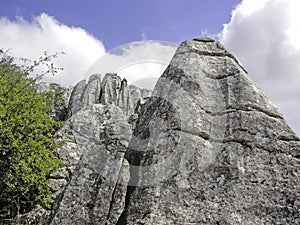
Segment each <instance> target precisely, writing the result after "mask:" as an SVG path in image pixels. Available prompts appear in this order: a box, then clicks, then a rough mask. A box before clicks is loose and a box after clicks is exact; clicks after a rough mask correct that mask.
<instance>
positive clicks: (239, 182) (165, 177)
mask: <svg viewBox="0 0 300 225" xmlns="http://www.w3.org/2000/svg"><path fill="white" fill-rule="evenodd" d="M299 153H300V142H299V138H298V137H296V135H295V133H294V132H293V131H292V130H291V129H290V128H289V127H288V125H287V124H286V122H285V120H284V119H283V117H282V115H281V113H280V112H279V110H278V109H277V108H276V107H275V106H274V104H273V103H272V102H270V101H269V100H268V99H267V97H266V96H265V94H264V93H263V92H262V91H261V90H259V89H258V88H256V87H255V85H254V84H253V82H252V81H251V80H250V78H249V77H248V75H247V74H246V72H245V70H244V69H243V68H242V67H241V66H240V65H239V64H238V61H237V60H236V59H235V58H234V57H233V56H232V55H231V54H230V53H229V52H228V51H227V50H226V49H225V48H224V47H223V46H222V45H221V44H220V43H218V42H215V41H213V40H210V39H195V40H192V41H186V42H184V43H182V44H181V46H180V47H179V48H178V50H177V52H176V54H175V56H174V58H173V60H172V62H171V64H170V66H169V67H168V68H167V70H166V71H165V72H164V74H163V75H162V77H161V78H160V79H159V81H158V83H157V85H156V87H155V89H154V91H153V96H152V97H151V98H150V100H149V101H148V102H146V103H145V104H144V105H143V107H142V109H141V111H140V114H139V118H138V121H137V124H136V127H135V130H134V133H133V137H132V138H131V141H130V144H129V150H128V151H127V152H126V158H127V159H128V161H129V163H130V171H131V180H130V182H129V185H131V186H136V187H129V188H128V192H127V197H126V198H127V202H126V207H125V210H124V212H123V215H122V216H121V217H120V219H119V222H118V224H298V223H300V219H299V210H300V192H299V190H300V162H299V155H300V154H299Z"/></svg>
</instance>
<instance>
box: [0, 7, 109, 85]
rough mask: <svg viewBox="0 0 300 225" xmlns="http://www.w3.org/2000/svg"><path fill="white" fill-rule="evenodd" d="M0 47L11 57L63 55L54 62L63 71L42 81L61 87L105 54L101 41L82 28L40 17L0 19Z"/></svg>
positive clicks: (78, 76)
mask: <svg viewBox="0 0 300 225" xmlns="http://www.w3.org/2000/svg"><path fill="white" fill-rule="evenodd" d="M0 47H1V48H3V49H10V52H11V53H13V55H14V56H15V57H24V58H28V59H30V60H35V59H38V58H39V57H40V56H41V55H42V54H43V53H44V51H47V52H48V53H49V54H53V53H56V52H62V51H63V52H65V53H66V54H64V55H60V56H59V57H58V58H57V59H56V60H55V61H54V63H55V65H56V66H58V67H62V68H64V70H63V71H61V72H60V73H59V74H57V75H56V76H54V77H53V76H52V75H48V76H46V77H45V80H46V81H50V82H57V83H60V84H63V85H73V84H75V83H76V82H77V81H78V80H79V79H80V78H81V76H82V75H83V74H84V73H85V72H86V70H87V69H88V68H89V66H90V65H91V64H92V63H93V62H94V61H95V60H96V59H98V58H99V57H100V56H102V55H103V54H104V53H105V48H104V46H103V44H102V42H101V41H99V40H98V39H96V38H94V37H93V36H92V35H90V34H89V33H88V32H86V31H85V30H84V29H82V28H78V27H70V26H67V25H64V24H61V23H60V22H58V21H57V20H56V19H55V18H53V17H51V16H49V15H47V14H45V13H42V14H41V15H39V16H37V17H34V19H33V20H32V21H31V22H28V21H25V20H24V19H22V18H17V19H16V20H15V21H11V20H8V19H6V18H4V17H2V18H0Z"/></svg>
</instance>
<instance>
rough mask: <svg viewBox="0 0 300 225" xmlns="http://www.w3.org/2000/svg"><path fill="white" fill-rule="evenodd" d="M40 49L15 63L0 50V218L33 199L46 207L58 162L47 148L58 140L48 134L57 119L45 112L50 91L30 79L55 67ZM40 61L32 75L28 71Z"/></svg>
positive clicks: (10, 215)
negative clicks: (42, 90) (23, 62)
mask: <svg viewBox="0 0 300 225" xmlns="http://www.w3.org/2000/svg"><path fill="white" fill-rule="evenodd" d="M55 57H56V55H53V56H48V55H47V54H45V55H44V56H42V57H41V58H40V59H39V60H38V61H34V62H33V64H32V65H29V66H28V65H27V66H24V65H23V66H18V65H17V64H16V63H15V60H14V59H13V58H12V57H11V56H9V55H7V53H6V52H4V51H3V50H0V190H1V192H0V223H1V221H4V220H8V219H11V218H13V217H15V216H16V215H17V214H18V213H24V212H26V211H27V210H29V209H31V208H32V207H33V206H34V205H35V204H36V203H41V204H42V205H43V206H44V207H48V208H49V207H50V206H51V204H50V203H51V202H50V200H49V199H50V198H49V197H50V196H51V191H50V189H49V187H48V184H49V175H50V173H51V172H53V171H55V170H57V169H58V168H59V167H61V166H62V161H61V160H60V159H58V158H57V156H56V155H55V154H54V153H53V149H55V148H58V147H60V146H61V145H62V143H61V142H58V143H56V142H55V141H54V140H53V139H52V136H53V134H54V132H55V131H56V130H57V129H58V128H59V127H60V126H61V125H62V124H61V123H60V122H57V121H55V120H53V119H52V118H51V117H50V116H49V112H50V111H51V107H52V106H51V105H52V104H49V102H50V101H51V93H38V92H36V90H35V84H36V82H37V81H38V80H39V79H40V78H41V77H42V76H43V75H44V74H46V73H48V72H52V73H56V72H57V68H54V66H53V64H52V63H51V60H52V59H53V58H55ZM41 64H44V65H46V66H47V70H46V71H45V72H42V73H41V74H40V75H38V76H36V77H35V78H31V77H30V76H29V74H30V73H31V72H32V71H33V70H34V68H35V67H37V66H39V65H41Z"/></svg>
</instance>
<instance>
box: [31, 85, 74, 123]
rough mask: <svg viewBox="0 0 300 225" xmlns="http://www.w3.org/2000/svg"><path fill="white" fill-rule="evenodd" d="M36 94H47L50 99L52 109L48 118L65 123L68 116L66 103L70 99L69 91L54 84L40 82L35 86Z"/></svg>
mask: <svg viewBox="0 0 300 225" xmlns="http://www.w3.org/2000/svg"><path fill="white" fill-rule="evenodd" d="M36 90H37V91H38V92H49V93H51V97H52V105H53V108H52V110H51V112H50V116H51V117H52V118H54V119H55V120H58V121H65V120H66V119H67V114H68V103H69V98H70V89H69V88H66V87H62V86H60V85H59V84H55V83H51V84H49V83H45V82H41V83H38V84H37V85H36Z"/></svg>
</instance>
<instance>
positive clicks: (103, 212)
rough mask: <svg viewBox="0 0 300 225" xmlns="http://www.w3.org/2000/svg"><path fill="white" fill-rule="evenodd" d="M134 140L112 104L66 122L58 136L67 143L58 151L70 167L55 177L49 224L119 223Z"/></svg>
mask: <svg viewBox="0 0 300 225" xmlns="http://www.w3.org/2000/svg"><path fill="white" fill-rule="evenodd" d="M130 137H131V126H130V125H129V124H128V123H127V122H126V118H125V117H124V113H123V112H122V110H121V109H119V108H118V107H116V106H112V105H105V106H104V105H100V104H94V105H92V106H88V107H85V108H84V109H82V110H80V111H79V112H77V113H76V114H75V115H74V116H72V117H71V118H70V119H69V120H68V121H67V122H66V124H65V125H64V127H63V128H62V129H61V130H60V131H59V132H58V133H57V135H56V138H59V139H62V140H65V141H66V144H65V145H64V146H63V147H62V148H61V149H58V150H57V153H58V155H59V156H60V157H61V158H62V159H63V161H64V163H65V168H62V169H61V171H58V172H57V173H56V174H53V175H52V179H53V182H54V183H55V184H53V182H52V186H54V187H55V188H54V191H56V193H55V196H57V204H56V205H55V206H54V209H53V211H52V213H51V215H50V216H49V217H48V224H60V225H63V224H105V223H106V221H110V223H107V224H115V223H116V220H117V218H118V216H119V215H120V214H121V212H122V209H123V207H124V204H125V193H126V188H127V185H126V184H127V182H128V179H129V174H128V173H129V172H128V163H127V162H126V160H125V159H124V154H125V151H126V149H127V147H128V142H129V138H130ZM122 165H123V167H122V170H121V166H122ZM126 165H127V166H126ZM112 212H113V213H112ZM118 213H119V215H118Z"/></svg>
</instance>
